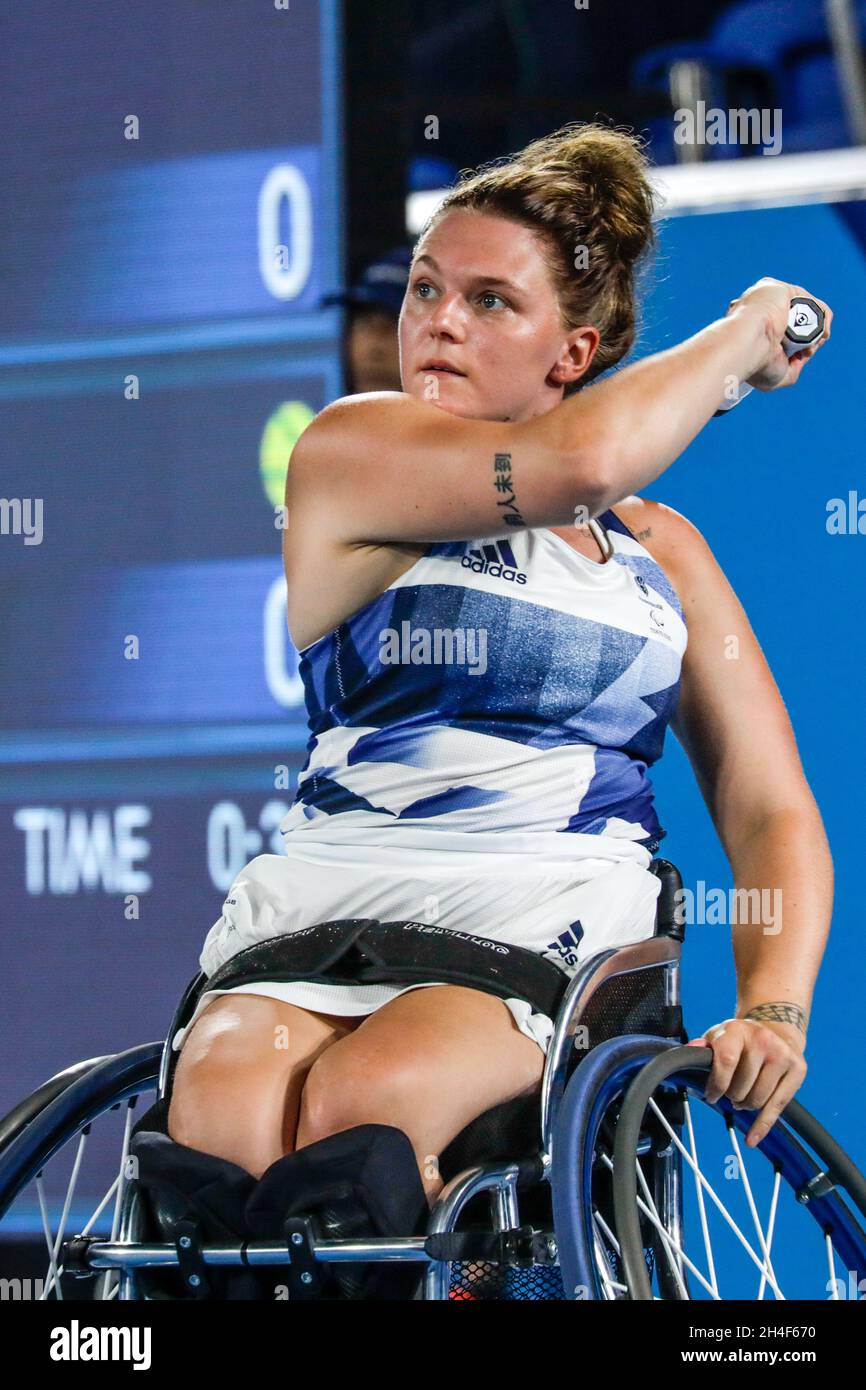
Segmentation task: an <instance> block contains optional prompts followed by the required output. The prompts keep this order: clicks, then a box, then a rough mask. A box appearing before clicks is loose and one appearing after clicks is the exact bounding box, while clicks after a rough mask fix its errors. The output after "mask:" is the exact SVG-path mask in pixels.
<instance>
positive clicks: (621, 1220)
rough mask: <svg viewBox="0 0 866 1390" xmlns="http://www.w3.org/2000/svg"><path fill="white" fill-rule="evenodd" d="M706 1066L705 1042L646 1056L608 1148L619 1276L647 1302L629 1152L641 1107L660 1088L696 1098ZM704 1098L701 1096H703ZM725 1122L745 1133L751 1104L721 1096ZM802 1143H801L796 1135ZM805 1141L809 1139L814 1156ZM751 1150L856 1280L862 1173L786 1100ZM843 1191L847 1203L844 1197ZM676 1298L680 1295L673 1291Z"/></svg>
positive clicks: (864, 1210) (865, 1193)
mask: <svg viewBox="0 0 866 1390" xmlns="http://www.w3.org/2000/svg"><path fill="white" fill-rule="evenodd" d="M712 1064H713V1050H712V1048H710V1047H701V1048H695V1047H688V1048H687V1047H678V1048H675V1049H674V1050H673V1051H672V1052H671V1051H669V1052H668V1053H667V1055H664V1056H663V1055H659V1056H656V1057H654V1058H651V1059H648V1060H647V1062H646V1063H645V1065H644V1066H643V1067H642V1068H641V1069H640V1071H639V1072H638V1073H637V1075H636V1076H635V1077H634V1079H633V1081H632V1082H631V1085H630V1086H629V1089H628V1092H627V1093H626V1095H625V1098H624V1100H623V1103H622V1108H621V1110H620V1113H619V1117H618V1121H617V1126H616V1137H615V1141H614V1152H613V1204H614V1212H615V1222H616V1234H617V1239H618V1242H619V1246H620V1250H621V1254H622V1269H623V1278H624V1281H625V1284H626V1286H627V1290H628V1294H627V1296H628V1298H630V1299H632V1300H651V1299H652V1298H653V1293H652V1286H651V1281H650V1277H649V1273H648V1270H647V1265H646V1261H645V1259H644V1237H643V1234H642V1231H641V1221H640V1215H639V1208H638V1191H637V1187H638V1182H637V1172H636V1165H635V1151H636V1147H637V1143H638V1137H639V1135H640V1132H641V1128H642V1126H643V1125H644V1122H645V1117H646V1111H647V1107H648V1105H649V1102H650V1099H651V1098H652V1097H653V1095H654V1093H657V1092H658V1090H659V1088H660V1087H664V1089H665V1091H666V1092H670V1091H673V1090H680V1091H687V1092H691V1094H692V1095H693V1096H695V1097H696V1098H697V1099H699V1100H701V1101H703V1095H704V1090H705V1087H706V1082H707V1077H708V1075H709V1072H710V1069H711V1067H712ZM704 1103H705V1104H706V1102H704ZM712 1108H713V1109H715V1110H717V1111H719V1112H720V1113H721V1114H722V1115H723V1116H724V1117H725V1120H726V1123H727V1124H728V1126H729V1127H733V1128H734V1129H735V1130H739V1131H740V1132H741V1133H742V1134H746V1133H747V1131H748V1130H749V1129H750V1128H751V1125H752V1123H753V1122H754V1119H755V1115H756V1112H755V1111H754V1110H742V1109H740V1110H738V1109H735V1108H734V1106H733V1105H732V1104H731V1102H730V1101H729V1100H728V1099H727V1097H726V1096H722V1097H721V1098H720V1099H719V1101H718V1102H716V1103H715V1105H714V1106H712ZM801 1140H802V1141H803V1142H802V1143H801V1142H800V1141H801ZM804 1145H808V1146H809V1148H810V1149H811V1150H812V1151H813V1153H814V1155H815V1156H816V1157H813V1156H812V1154H810V1153H809V1152H808V1151H807V1149H806V1148H805V1147H804ZM752 1152H754V1153H757V1152H760V1153H762V1154H763V1155H764V1157H765V1158H767V1159H768V1160H769V1161H770V1162H771V1163H772V1165H773V1167H774V1170H775V1172H776V1173H777V1174H779V1175H781V1178H782V1179H783V1180H784V1182H785V1183H787V1185H788V1187H789V1188H791V1189H792V1190H793V1192H794V1194H795V1197H796V1200H797V1202H798V1203H800V1205H801V1206H804V1207H805V1208H806V1210H807V1211H808V1213H809V1214H810V1215H811V1216H812V1217H813V1219H814V1220H815V1221H816V1222H817V1224H818V1226H819V1227H820V1228H821V1231H822V1233H823V1234H824V1237H825V1240H828V1241H831V1242H832V1247H833V1250H834V1251H835V1252H836V1253H838V1255H839V1257H840V1259H841V1260H842V1262H843V1267H844V1268H845V1269H846V1270H847V1271H848V1272H849V1276H850V1275H853V1280H854V1283H855V1285H856V1286H857V1287H860V1286H861V1280H864V1279H866V1229H864V1225H861V1222H860V1219H858V1218H861V1219H862V1220H863V1221H864V1223H866V1177H864V1175H863V1174H862V1173H861V1172H860V1170H859V1169H858V1168H857V1167H856V1165H855V1164H854V1163H853V1161H852V1160H851V1158H850V1157H849V1156H848V1155H847V1154H846V1153H845V1152H844V1150H843V1149H842V1148H841V1147H840V1145H839V1144H838V1143H837V1142H836V1140H835V1139H833V1137H832V1136H831V1135H830V1134H828V1132H827V1131H826V1130H825V1129H824V1128H823V1126H822V1125H821V1124H819V1122H818V1121H817V1120H816V1119H815V1117H814V1115H812V1114H810V1112H809V1111H808V1110H807V1109H806V1108H805V1106H803V1105H801V1104H800V1102H799V1101H796V1100H791V1101H789V1103H788V1105H787V1106H786V1107H785V1109H784V1110H783V1111H782V1113H781V1115H780V1116H779V1118H778V1119H777V1120H776V1122H775V1124H774V1125H773V1126H772V1128H771V1129H770V1130H769V1131H768V1132H767V1134H766V1135H765V1136H764V1138H763V1139H762V1140H761V1142H760V1144H758V1145H756V1147H755V1149H754V1150H752ZM841 1193H844V1195H845V1198H846V1199H847V1203H846V1201H843V1199H842V1196H841V1195H840V1194H841ZM680 1296H681V1295H680Z"/></svg>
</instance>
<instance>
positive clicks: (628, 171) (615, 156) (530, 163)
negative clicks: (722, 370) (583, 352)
mask: <svg viewBox="0 0 866 1390" xmlns="http://www.w3.org/2000/svg"><path fill="white" fill-rule="evenodd" d="M648 168H649V165H648V161H647V159H646V157H645V155H644V152H643V144H642V142H641V140H640V139H639V138H638V137H637V136H635V135H632V134H630V133H626V132H624V131H621V130H614V129H612V128H608V127H606V126H602V125H597V124H593V123H585V124H582V123H579V122H572V123H570V124H568V125H565V126H561V127H560V129H558V130H555V131H554V132H553V133H552V134H551V135H545V136H543V137H542V138H541V139H538V140H533V141H532V142H531V143H530V144H528V145H527V146H526V147H525V149H523V150H521V151H520V153H519V154H516V155H513V156H511V157H509V158H506V159H505V160H504V161H503V160H492V161H490V162H489V163H487V164H483V165H481V166H479V168H477V169H474V170H473V169H465V170H461V173H460V176H459V179H458V182H457V183H456V184H455V185H454V186H453V188H451V189H450V190H449V191H448V192H447V193H446V195H445V197H444V199H443V200H442V202H441V203H440V204H439V206H438V207H437V208H436V211H435V212H434V213H433V214H432V216H431V218H430V219H429V221H428V222H427V225H426V226H425V227H424V230H423V232H422V233H421V236H422V237H423V236H424V235H425V234H426V233H427V232H428V231H430V230H431V229H432V228H433V227H434V226H435V225H436V224H437V223H438V222H439V221H440V219H441V218H442V217H444V216H445V214H446V213H447V212H450V211H452V209H454V208H464V209H468V210H470V211H475V212H486V213H492V214H496V215H499V216H502V217H507V218H510V219H512V220H513V221H515V222H519V223H521V224H522V225H523V226H525V227H529V228H531V229H532V230H534V231H536V232H538V233H539V234H540V237H541V250H542V255H543V256H544V260H545V263H546V265H547V267H548V270H549V272H550V275H551V278H552V282H553V287H554V290H555V292H556V295H557V298H558V300H559V306H560V312H561V315H562V322H563V326H564V328H565V331H566V332H569V331H570V330H571V329H573V328H577V327H579V326H580V325H581V324H591V325H592V326H593V327H595V328H597V329H598V330H599V333H600V335H601V340H600V342H599V345H598V349H597V351H596V354H595V356H594V358H593V360H592V362H591V364H590V366H589V368H588V370H587V371H586V372H585V373H584V375H583V376H582V377H581V378H580V380H579V381H576V382H570V383H569V384H568V385H566V387H565V395H566V396H568V395H572V394H573V393H574V392H575V391H578V390H579V389H580V388H581V386H584V385H585V384H586V383H587V382H588V381H592V380H593V378H594V377H597V376H599V375H600V374H601V373H602V372H604V371H606V370H607V368H608V367H612V366H614V364H615V363H617V362H619V360H620V359H621V358H622V357H624V356H625V355H626V353H627V352H628V351H629V349H630V348H631V346H632V344H633V343H634V339H635V331H636V302H635V301H636V294H635V278H636V271H637V268H638V262H639V261H640V258H641V257H642V256H643V254H644V252H645V251H647V250H648V249H649V248H650V247H652V246H653V245H654V241H655V236H654V231H653V212H654V207H655V203H654V194H653V189H652V186H651V184H650V182H649V179H648V177H647V171H648ZM419 241H420V238H419Z"/></svg>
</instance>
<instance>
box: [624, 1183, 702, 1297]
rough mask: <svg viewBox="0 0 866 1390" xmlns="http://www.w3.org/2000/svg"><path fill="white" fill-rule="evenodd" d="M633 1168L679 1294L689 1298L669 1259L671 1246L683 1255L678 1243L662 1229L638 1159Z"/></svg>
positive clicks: (680, 1277)
mask: <svg viewBox="0 0 866 1390" xmlns="http://www.w3.org/2000/svg"><path fill="white" fill-rule="evenodd" d="M635 1166H636V1167H637V1176H638V1182H639V1183H640V1185H641V1187H642V1188H643V1195H644V1198H645V1200H646V1202H647V1205H648V1207H649V1208H650V1209H651V1211H652V1213H653V1217H652V1220H653V1225H654V1226H655V1227H656V1228H657V1230H658V1232H659V1235H660V1236H661V1238H662V1243H663V1245H664V1247H665V1252H666V1254H667V1257H668V1260H669V1261H670V1265H671V1269H672V1271H673V1274H674V1278H675V1279H676V1281H677V1283H678V1284H679V1286H680V1293H681V1294H682V1295H683V1297H684V1298H688V1296H689V1291H688V1289H687V1288H686V1286H685V1283H684V1281H683V1276H682V1272H681V1270H680V1268H679V1266H678V1265H677V1263H676V1261H675V1260H673V1259H672V1258H671V1248H672V1246H676V1247H677V1254H678V1255H682V1254H683V1251H682V1250H681V1248H680V1247H679V1243H678V1242H677V1241H676V1240H674V1239H673V1237H672V1236H671V1235H670V1232H669V1231H667V1230H666V1229H665V1227H664V1224H663V1222H662V1219H661V1217H660V1216H659V1211H658V1207H657V1206H656V1204H655V1202H654V1201H653V1197H652V1193H651V1192H650V1190H649V1183H648V1182H647V1180H646V1176H645V1174H644V1171H643V1169H642V1168H641V1166H640V1160H639V1159H636V1160H635ZM704 1283H705V1284H706V1281H704ZM706 1287H709V1285H706Z"/></svg>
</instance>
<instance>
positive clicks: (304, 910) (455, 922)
mask: <svg viewBox="0 0 866 1390" xmlns="http://www.w3.org/2000/svg"><path fill="white" fill-rule="evenodd" d="M332 833H333V832H332ZM377 834H378V840H376V841H375V842H372V841H373V835H372V834H371V832H370V831H368V830H361V829H357V830H353V829H348V830H344V831H343V833H342V834H341V836H340V842H339V843H334V842H333V841H331V842H327V841H324V840H320V839H318V838H317V836H315V835H308V833H307V832H306V830H304V831H301V832H299V833H298V834H297V835H295V834H292V835H289V836H287V837H286V854H285V855H280V854H260V855H258V856H257V857H256V858H255V859H252V860H251V861H250V863H249V864H247V865H246V867H245V868H244V869H243V870H242V871H241V873H240V874H239V875H238V877H237V878H236V879H235V881H234V883H233V884H232V886H231V888H230V889H229V892H228V894H227V896H226V899H225V902H224V903H223V910H222V915H221V916H220V917H219V919H218V920H217V921H216V922H215V923H214V925H213V926H212V927H211V929H210V931H209V932H208V935H207V937H206V939H205V943H204V947H203V949H202V952H201V955H200V957H199V963H200V965H201V968H202V970H203V972H204V973H205V975H212V974H213V973H214V971H215V970H217V969H218V968H219V966H221V965H222V964H223V963H224V962H225V961H227V960H230V959H231V957H232V956H234V955H236V954H237V952H238V951H242V950H244V949H245V948H246V947H247V946H253V945H256V944H257V943H258V942H261V941H266V940H269V939H270V938H272V937H275V936H283V935H290V934H291V933H292V932H294V931H299V930H301V929H302V928H305V927H310V926H314V925H316V924H317V923H319V922H330V921H335V920H338V919H340V918H353V917H354V918H358V917H372V918H375V919H376V920H378V921H382V922H387V921H416V922H427V923H433V922H435V923H438V924H439V925H441V926H443V927H448V928H451V929H453V930H458V931H465V932H470V933H474V934H475V935H477V936H483V937H488V938H490V939H491V940H493V941H504V942H508V943H509V944H511V945H515V946H523V947H525V948H526V949H527V950H530V951H537V952H538V953H539V954H540V955H542V956H545V957H546V958H547V959H548V960H552V961H554V962H555V963H556V964H557V965H559V966H560V967H561V968H562V969H563V971H564V972H565V973H566V974H567V975H569V976H570V975H573V974H574V972H575V970H576V969H577V967H578V966H579V965H581V964H582V963H583V961H585V960H586V959H587V958H588V957H590V956H593V955H596V954H598V952H600V951H604V950H607V949H609V948H611V947H615V946H624V945H627V944H630V943H631V942H635V941H644V940H646V938H647V937H650V936H652V935H653V934H654V931H655V916H656V899H657V898H658V894H659V891H660V888H661V883H660V880H659V879H658V878H657V877H656V876H655V874H653V873H650V871H649V868H648V866H649V864H650V862H651V856H650V854H649V851H648V850H647V849H646V848H644V847H643V846H641V845H639V844H637V843H635V841H634V840H629V839H625V838H622V839H619V838H617V837H615V836H611V835H607V836H598V835H579V834H578V835H572V834H558V833H554V832H551V833H546V832H545V833H532V832H516V833H512V832H505V833H499V832H489V833H483V832H473V833H471V834H466V833H456V832H448V831H434V832H431V831H427V830H425V831H423V832H419V830H418V829H417V828H414V827H412V828H410V827H406V828H402V827H394V829H393V830H391V829H390V828H389V829H388V831H387V832H385V833H384V834H383V833H382V832H381V831H378V832H377ZM442 983H443V982H442V981H432V980H431V981H429V982H428V983H418V984H410V985H398V984H350V985H338V984H318V983H313V982H309V983H305V982H303V981H293V982H281V981H271V980H264V981H257V982H256V983H255V984H247V985H238V986H236V988H235V989H231V990H228V989H217V990H206V991H205V992H204V993H203V994H202V995H201V997H200V998H199V1000H198V1003H197V1006H196V1009H195V1012H194V1014H193V1016H192V1018H191V1019H190V1021H189V1023H188V1024H187V1025H186V1027H185V1028H180V1029H178V1031H177V1032H176V1033H175V1035H174V1038H173V1039H172V1048H173V1050H175V1051H177V1050H178V1049H179V1048H180V1047H181V1045H182V1043H183V1040H184V1038H185V1037H186V1035H187V1034H188V1032H189V1030H190V1028H191V1027H192V1025H193V1023H194V1022H195V1021H196V1019H197V1018H198V1016H199V1014H200V1013H201V1011H202V1010H203V1009H204V1008H205V1007H206V1006H207V1004H208V1003H209V1002H210V1001H211V1000H212V999H214V998H216V997H217V995H220V994H235V993H237V994H258V995H264V996H266V997H267V998H270V999H279V1000H282V1001H283V1002H284V1003H287V1004H296V1005H298V1006H299V1007H301V1008H305V1009H310V1010H312V1011H314V1012H319V1013H327V1014H335V1015H346V1016H357V1015H359V1014H370V1013H373V1012H374V1011H375V1010H376V1009H380V1008H381V1007H382V1006H383V1005H384V1004H387V1003H389V1002H390V1000H391V999H394V998H396V997H397V995H398V994H405V993H407V992H408V991H409V990H411V989H431V988H435V987H436V985H437V984H440V985H441V984H442ZM504 1002H505V1005H506V1007H507V1008H508V1009H509V1011H510V1012H511V1014H512V1017H513V1018H514V1021H515V1023H516V1025H517V1027H518V1029H519V1030H520V1032H521V1033H524V1034H525V1035H526V1036H527V1037H529V1038H532V1040H533V1041H534V1042H536V1043H537V1044H538V1046H539V1047H540V1048H541V1050H542V1051H543V1052H544V1053H545V1054H546V1052H547V1046H548V1043H549V1040H550V1035H551V1033H552V1031H553V1020H552V1019H550V1018H548V1017H547V1015H546V1014H541V1013H537V1012H535V1011H534V1010H533V1008H532V1006H531V1005H530V1004H528V1003H527V1002H526V1001H525V1000H522V999H506V1000H505V1001H504Z"/></svg>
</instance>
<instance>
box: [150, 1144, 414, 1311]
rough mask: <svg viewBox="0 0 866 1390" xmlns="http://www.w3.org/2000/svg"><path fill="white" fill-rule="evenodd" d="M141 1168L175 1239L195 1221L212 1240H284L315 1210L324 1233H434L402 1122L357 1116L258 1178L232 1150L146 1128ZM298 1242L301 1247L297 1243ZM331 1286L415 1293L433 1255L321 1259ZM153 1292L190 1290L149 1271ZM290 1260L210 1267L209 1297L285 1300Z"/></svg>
mask: <svg viewBox="0 0 866 1390" xmlns="http://www.w3.org/2000/svg"><path fill="white" fill-rule="evenodd" d="M130 1151H131V1152H132V1153H133V1154H134V1155H135V1157H136V1158H137V1160H138V1177H139V1180H140V1182H141V1184H142V1185H143V1187H144V1190H145V1192H146V1196H147V1206H148V1209H149V1211H150V1213H151V1215H152V1218H153V1221H154V1224H155V1225H156V1227H157V1231H158V1234H159V1236H160V1238H162V1239H169V1240H174V1239H175V1237H176V1235H177V1234H178V1223H182V1222H187V1221H192V1222H193V1223H195V1224H196V1226H197V1228H198V1230H199V1231H200V1233H201V1241H202V1244H212V1243H215V1242H218V1241H223V1240H224V1241H227V1242H230V1243H232V1244H234V1243H240V1242H241V1241H256V1240H260V1241H263V1240H280V1239H281V1238H282V1236H283V1233H284V1223H285V1221H286V1219H287V1218H288V1217H292V1216H301V1215H308V1216H311V1217H312V1218H313V1220H314V1223H315V1225H316V1227H317V1228H318V1231H319V1233H320V1235H321V1236H322V1238H324V1239H335V1240H345V1239H351V1238H365V1237H385V1236H390V1237H394V1236H410V1235H424V1234H425V1232H426V1227H427V1218H428V1213H429V1208H428V1204H427V1198H426V1194H425V1192H424V1185H423V1183H422V1181H421V1175H420V1173H419V1171H418V1164H417V1161H416V1159H415V1153H414V1150H413V1148H412V1145H411V1143H410V1141H409V1138H408V1136H407V1135H406V1134H405V1133H404V1132H403V1130H401V1129H397V1128H396V1127H395V1126H393V1125H379V1124H368V1125H356V1126H355V1127H354V1128H352V1129H348V1130H343V1131H341V1132H340V1133H339V1134H332V1135H330V1136H329V1137H328V1138H326V1139H321V1140H319V1141H318V1142H317V1143H315V1144H309V1145H306V1146H305V1147H304V1148H301V1149H298V1150H297V1151H296V1152H294V1153H290V1154H285V1155H283V1157H282V1158H279V1159H277V1161H276V1162H275V1163H272V1164H271V1166H270V1168H268V1169H267V1170H266V1171H265V1172H264V1173H263V1174H262V1176H261V1178H259V1179H256V1178H254V1177H253V1175H252V1174H251V1173H248V1172H247V1171H246V1170H245V1169H243V1168H240V1167H238V1165H237V1164H234V1163H230V1162H228V1161H227V1160H225V1159H221V1158H215V1157H214V1156H213V1155H211V1154H206V1153H203V1152H201V1151H200V1150H198V1149H191V1148H188V1147H187V1146H186V1145H184V1144H178V1143H176V1142H175V1141H174V1140H173V1139H170V1138H169V1137H168V1135H165V1134H160V1133H155V1132H153V1131H148V1130H143V1131H140V1132H139V1133H138V1134H136V1135H135V1136H134V1137H133V1139H132V1142H131V1145H130ZM289 1248H291V1246H290V1247H289ZM317 1272H318V1273H320V1274H321V1276H322V1288H321V1294H322V1296H323V1297H331V1298H347V1297H348V1298H365V1299H408V1298H411V1297H412V1296H413V1294H414V1293H415V1291H416V1290H417V1288H418V1285H419V1282H420V1280H421V1277H422V1275H423V1272H424V1264H423V1263H412V1264H396V1263H387V1264H386V1263H379V1264H367V1263H352V1264H347V1263H340V1264H319V1265H317ZM141 1280H142V1289H143V1290H144V1291H145V1292H150V1291H151V1290H156V1291H157V1296H158V1290H159V1289H163V1290H165V1292H164V1293H163V1296H166V1295H168V1296H173V1297H183V1296H189V1293H190V1291H189V1289H188V1287H187V1286H185V1285H184V1283H183V1280H182V1278H181V1276H180V1275H179V1274H176V1273H173V1274H172V1275H170V1276H169V1277H168V1278H167V1277H166V1275H165V1273H163V1272H160V1273H157V1272H156V1271H151V1272H150V1273H148V1272H147V1271H142V1274H141ZM286 1284H287V1270H286V1269H285V1267H280V1266H271V1267H270V1268H268V1269H262V1268H260V1267H259V1268H256V1269H226V1268H222V1269H220V1268H218V1267H214V1266H208V1267H207V1280H206V1285H205V1287H203V1288H201V1289H200V1290H199V1292H198V1295H197V1296H199V1297H201V1296H209V1297H212V1298H229V1299H251V1298H256V1299H275V1298H277V1297H279V1296H280V1292H279V1291H280V1290H281V1289H283V1288H285V1287H286Z"/></svg>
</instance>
